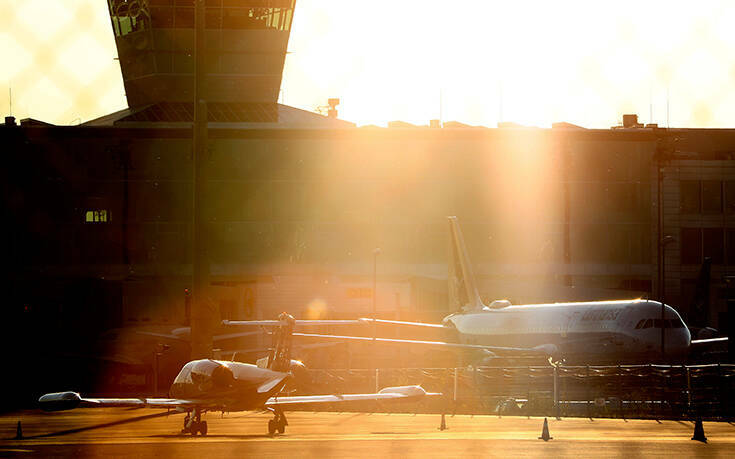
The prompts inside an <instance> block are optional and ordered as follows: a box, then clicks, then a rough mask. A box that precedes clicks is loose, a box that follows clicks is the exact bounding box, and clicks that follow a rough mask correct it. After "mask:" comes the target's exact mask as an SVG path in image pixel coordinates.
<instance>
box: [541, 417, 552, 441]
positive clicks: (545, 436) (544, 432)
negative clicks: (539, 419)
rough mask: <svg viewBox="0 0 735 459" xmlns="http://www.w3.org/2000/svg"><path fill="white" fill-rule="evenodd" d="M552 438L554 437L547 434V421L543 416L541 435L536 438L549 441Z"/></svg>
mask: <svg viewBox="0 0 735 459" xmlns="http://www.w3.org/2000/svg"><path fill="white" fill-rule="evenodd" d="M553 438H554V437H552V436H551V435H549V421H548V420H547V419H546V418H544V427H543V429H541V436H540V437H538V439H539V440H543V441H549V440H551V439H553Z"/></svg>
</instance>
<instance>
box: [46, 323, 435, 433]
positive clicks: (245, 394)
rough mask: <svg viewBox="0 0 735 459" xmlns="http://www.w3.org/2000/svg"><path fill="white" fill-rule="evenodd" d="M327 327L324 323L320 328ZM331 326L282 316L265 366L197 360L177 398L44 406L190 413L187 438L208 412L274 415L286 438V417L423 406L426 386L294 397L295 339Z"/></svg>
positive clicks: (66, 398)
mask: <svg viewBox="0 0 735 459" xmlns="http://www.w3.org/2000/svg"><path fill="white" fill-rule="evenodd" d="M320 322H321V323H320ZM297 324H299V325H309V326H311V325H328V324H330V322H329V321H296V320H295V319H294V318H293V317H292V316H291V315H289V314H286V313H282V314H281V315H280V316H279V319H278V320H277V321H271V322H270V323H269V324H268V325H272V326H273V327H274V328H275V330H274V331H273V339H274V344H275V346H274V347H273V348H272V349H271V353H270V355H269V356H268V358H266V359H263V360H262V361H259V365H252V364H247V363H240V362H230V361H221V360H213V359H201V360H193V361H191V362H188V363H187V364H185V365H184V366H183V367H182V368H181V371H180V372H179V374H178V376H176V379H174V381H173V384H172V385H171V388H170V390H169V395H170V396H171V398H143V397H141V398H96V397H94V398H90V397H82V396H81V395H80V394H79V393H77V392H71V391H67V392H54V393H49V394H45V395H43V396H41V398H39V400H38V403H39V406H40V407H41V408H42V409H44V410H46V411H61V410H70V409H74V408H77V407H87V408H102V407H131V408H143V407H148V408H159V409H167V410H175V411H180V412H186V417H185V418H184V426H183V428H182V429H181V433H182V434H191V435H197V434H201V435H206V434H207V431H208V427H207V421H206V419H202V415H203V414H205V413H206V412H207V411H222V412H225V411H228V412H229V411H270V412H271V413H273V416H274V417H273V419H271V420H269V421H268V433H269V434H270V435H274V434H275V433H276V432H277V433H284V432H285V430H286V426H287V425H288V421H287V419H286V415H285V413H284V412H285V411H287V410H289V409H294V408H298V407H303V406H314V405H317V404H323V403H343V402H359V401H381V402H396V401H417V400H420V399H422V398H423V397H425V396H440V395H441V394H439V393H427V392H426V391H425V390H424V389H423V388H422V387H421V386H396V387H387V388H384V389H382V390H380V391H378V392H376V393H365V394H332V395H301V396H292V395H288V394H287V393H285V392H286V391H285V387H286V385H287V383H288V382H289V381H291V380H292V379H294V377H296V376H297V374H296V373H298V371H297V370H299V369H300V368H302V367H303V364H302V363H301V362H299V361H297V360H292V359H291V336H292V334H293V328H294V326H295V325H297Z"/></svg>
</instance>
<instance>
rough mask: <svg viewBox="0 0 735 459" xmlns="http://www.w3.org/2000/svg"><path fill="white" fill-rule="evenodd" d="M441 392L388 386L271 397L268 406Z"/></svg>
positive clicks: (413, 396) (416, 396)
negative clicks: (361, 391)
mask: <svg viewBox="0 0 735 459" xmlns="http://www.w3.org/2000/svg"><path fill="white" fill-rule="evenodd" d="M439 395H441V394H440V393H434V392H426V391H425V390H424V388H423V387H421V386H398V387H386V388H385V389H381V390H380V391H378V392H377V393H375V394H337V395H298V396H286V397H279V396H276V397H271V398H270V399H268V401H267V402H266V403H265V406H266V407H276V406H278V407H281V408H294V407H297V406H299V405H311V404H316V403H340V402H356V401H369V400H383V401H384V400H412V401H415V400H419V399H421V398H423V397H427V396H428V397H430V396H439Z"/></svg>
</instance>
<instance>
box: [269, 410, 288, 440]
mask: <svg viewBox="0 0 735 459" xmlns="http://www.w3.org/2000/svg"><path fill="white" fill-rule="evenodd" d="M271 411H273V414H274V415H275V418H273V419H271V420H270V421H268V435H271V436H273V435H275V433H276V432H278V433H279V434H282V433H284V432H286V426H287V425H288V421H287V420H286V415H285V414H283V411H281V410H278V409H274V410H271Z"/></svg>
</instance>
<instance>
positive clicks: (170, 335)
mask: <svg viewBox="0 0 735 459" xmlns="http://www.w3.org/2000/svg"><path fill="white" fill-rule="evenodd" d="M137 333H138V334H139V335H145V336H155V337H156V338H166V339H170V340H174V341H183V342H187V343H188V342H189V336H188V334H187V335H186V336H179V335H174V334H173V333H156V332H149V331H139V332H137ZM261 333H262V332H260V331H249V332H239V333H226V334H223V335H214V336H213V337H212V341H214V342H217V341H221V340H225V339H234V338H242V337H245V336H252V335H259V334H261Z"/></svg>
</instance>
